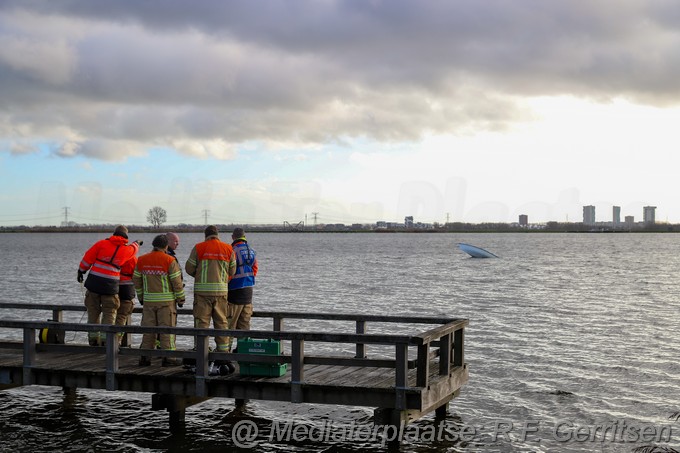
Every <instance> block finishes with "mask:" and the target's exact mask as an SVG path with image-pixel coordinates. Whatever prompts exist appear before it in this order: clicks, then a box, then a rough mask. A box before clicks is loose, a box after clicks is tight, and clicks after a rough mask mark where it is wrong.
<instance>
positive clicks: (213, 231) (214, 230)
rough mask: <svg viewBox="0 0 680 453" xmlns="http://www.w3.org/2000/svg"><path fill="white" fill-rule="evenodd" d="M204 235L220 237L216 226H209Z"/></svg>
mask: <svg viewBox="0 0 680 453" xmlns="http://www.w3.org/2000/svg"><path fill="white" fill-rule="evenodd" d="M204 233H205V237H208V236H217V235H218V231H217V227H216V226H215V225H209V226H207V227H206V228H205V231H204Z"/></svg>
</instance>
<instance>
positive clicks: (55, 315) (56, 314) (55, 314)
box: [52, 308, 64, 322]
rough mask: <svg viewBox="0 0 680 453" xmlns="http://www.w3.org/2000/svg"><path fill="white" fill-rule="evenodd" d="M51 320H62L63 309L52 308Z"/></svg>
mask: <svg viewBox="0 0 680 453" xmlns="http://www.w3.org/2000/svg"><path fill="white" fill-rule="evenodd" d="M52 321H54V322H64V311H63V310H61V309H60V308H57V309H54V310H52Z"/></svg>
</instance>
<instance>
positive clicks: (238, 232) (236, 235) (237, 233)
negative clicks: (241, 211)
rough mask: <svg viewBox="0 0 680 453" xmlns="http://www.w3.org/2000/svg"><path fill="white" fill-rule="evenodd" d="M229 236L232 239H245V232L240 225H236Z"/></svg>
mask: <svg viewBox="0 0 680 453" xmlns="http://www.w3.org/2000/svg"><path fill="white" fill-rule="evenodd" d="M231 238H232V239H233V240H236V239H245V238H246V232H245V231H244V230H243V228H241V227H236V228H234V232H233V233H231Z"/></svg>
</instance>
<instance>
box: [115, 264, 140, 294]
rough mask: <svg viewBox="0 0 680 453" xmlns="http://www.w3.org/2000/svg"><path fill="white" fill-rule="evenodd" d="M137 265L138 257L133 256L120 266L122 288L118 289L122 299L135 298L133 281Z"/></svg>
mask: <svg viewBox="0 0 680 453" xmlns="http://www.w3.org/2000/svg"><path fill="white" fill-rule="evenodd" d="M135 266H137V257H136V256H133V257H132V258H130V259H129V260H127V261H126V262H125V263H124V264H123V265H122V266H121V267H120V288H119V289H118V296H119V297H120V300H132V299H134V298H135V284H134V282H133V281H132V274H133V273H134V272H135Z"/></svg>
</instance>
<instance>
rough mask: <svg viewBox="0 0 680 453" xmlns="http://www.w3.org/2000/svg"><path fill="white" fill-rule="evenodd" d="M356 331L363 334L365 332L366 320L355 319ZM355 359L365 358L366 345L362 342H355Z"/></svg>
mask: <svg viewBox="0 0 680 453" xmlns="http://www.w3.org/2000/svg"><path fill="white" fill-rule="evenodd" d="M357 333H358V334H360V335H363V334H365V333H366V321H357ZM356 358H357V359H365V358H366V345H365V344H364V343H357V355H356Z"/></svg>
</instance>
